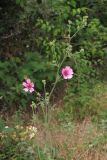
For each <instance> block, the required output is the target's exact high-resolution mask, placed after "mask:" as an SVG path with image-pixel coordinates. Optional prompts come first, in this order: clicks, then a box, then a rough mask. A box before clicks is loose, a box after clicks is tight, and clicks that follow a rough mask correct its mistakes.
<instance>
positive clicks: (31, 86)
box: [22, 79, 34, 93]
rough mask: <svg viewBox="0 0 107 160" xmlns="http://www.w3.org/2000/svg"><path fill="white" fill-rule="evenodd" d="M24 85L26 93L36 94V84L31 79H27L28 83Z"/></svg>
mask: <svg viewBox="0 0 107 160" xmlns="http://www.w3.org/2000/svg"><path fill="white" fill-rule="evenodd" d="M22 85H23V87H24V88H23V90H24V91H25V92H30V93H32V92H34V83H33V82H32V81H31V80H30V79H26V81H25V82H23V83H22Z"/></svg>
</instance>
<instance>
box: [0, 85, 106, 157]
mask: <svg viewBox="0 0 107 160" xmlns="http://www.w3.org/2000/svg"><path fill="white" fill-rule="evenodd" d="M106 95H107V93H106V85H105V84H103V85H100V86H99V85H98V86H97V87H95V92H94V96H92V99H91V100H90V103H89V106H90V107H91V108H92V107H93V111H94V109H95V113H97V116H96V115H95V117H94V121H92V117H91V116H88V117H86V118H85V119H84V120H83V121H81V122H79V121H72V119H71V118H70V114H69V113H65V112H63V109H62V108H60V107H59V108H54V109H52V110H51V111H50V113H49V121H48V123H44V122H43V120H42V119H40V117H39V118H38V117H37V115H35V116H34V117H33V120H31V119H30V121H29V117H28V118H25V117H27V116H28V115H27V116H26V115H24V118H22V117H23V113H22V112H16V114H15V115H14V116H13V118H11V119H9V120H7V121H5V122H3V121H2V120H0V131H1V132H0V160H106V159H107V127H106V126H107V118H106V115H107V112H106V110H107V109H106V97H107V96H106ZM91 108H89V109H91ZM91 110H92V109H91ZM88 112H89V110H88ZM96 117H97V118H96ZM7 119H8V118H7ZM5 126H9V128H7V127H5ZM35 127H36V128H37V131H36V130H35Z"/></svg>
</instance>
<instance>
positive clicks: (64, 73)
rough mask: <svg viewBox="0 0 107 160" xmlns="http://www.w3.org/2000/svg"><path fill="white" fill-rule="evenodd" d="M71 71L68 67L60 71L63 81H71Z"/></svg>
mask: <svg viewBox="0 0 107 160" xmlns="http://www.w3.org/2000/svg"><path fill="white" fill-rule="evenodd" d="M73 74H74V72H73V69H72V68H71V67H70V66H66V67H65V68H63V69H62V76H63V78H64V79H71V78H72V77H73Z"/></svg>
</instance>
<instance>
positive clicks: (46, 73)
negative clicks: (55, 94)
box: [0, 0, 107, 110]
mask: <svg viewBox="0 0 107 160" xmlns="http://www.w3.org/2000/svg"><path fill="white" fill-rule="evenodd" d="M106 5H107V4H106V1H101V2H100V1H98V0H96V1H94V0H93V1H89V0H87V1H84V0H82V1H75V0H68V1H66V0H65V1H63V0H60V1H57V0H56V1H52V0H51V1H48V0H46V1H44V0H40V1H39V0H37V1H34V0H16V2H15V1H13V0H11V1H6V0H4V1H1V2H0V8H1V10H0V13H1V23H2V25H1V26H0V35H1V39H0V45H1V51H0V56H1V61H0V84H1V89H0V101H1V108H2V109H4V110H5V109H7V108H14V107H15V108H19V106H21V107H26V106H27V105H29V103H30V102H31V100H33V99H34V97H33V95H32V96H27V95H26V94H24V93H23V91H22V81H23V80H24V78H26V77H30V78H31V79H32V80H33V81H34V82H35V84H36V90H39V91H40V92H42V90H43V84H42V80H44V79H45V80H46V82H47V89H48V90H50V88H51V86H52V85H53V82H54V80H55V75H56V71H57V68H58V66H59V63H60V62H61V61H62V59H63V56H64V55H65V52H66V49H67V46H68V45H70V46H71V48H70V50H69V54H71V55H72V56H70V57H69V56H68V58H67V59H66V65H70V66H71V67H73V68H74V72H75V77H74V78H73V80H72V82H69V83H68V85H67V86H66V87H67V88H66V90H67V93H66V98H65V102H67V104H68V106H69V104H71V101H70V99H71V98H69V96H70V97H72V98H73V97H75V96H76V100H75V98H74V101H75V102H73V107H74V108H76V106H77V109H76V110H78V105H79V106H82V107H83V106H84V101H87V100H88V99H87V94H88V93H89V92H88V91H89V90H90V89H92V85H95V83H97V82H98V81H99V80H100V79H101V78H102V76H103V75H104V71H102V68H103V67H104V63H105V61H106V52H107V49H106V42H107V27H106V26H107V24H106V21H105V19H106V18H107V15H106V11H105V8H106ZM100 11H103V12H100ZM13 13H14V14H13ZM99 13H100V15H99ZM62 66H63V65H62ZM64 88H65V87H63V86H62V87H61V89H63V90H64ZM80 95H81V96H80ZM82 95H83V96H82ZM88 96H89V95H88ZM68 108H69V107H68ZM70 108H71V105H70Z"/></svg>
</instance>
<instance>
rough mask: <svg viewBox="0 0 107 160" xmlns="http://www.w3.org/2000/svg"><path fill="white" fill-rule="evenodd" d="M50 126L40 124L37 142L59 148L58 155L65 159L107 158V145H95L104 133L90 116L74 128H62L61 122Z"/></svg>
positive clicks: (101, 159)
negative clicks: (95, 141)
mask: <svg viewBox="0 0 107 160" xmlns="http://www.w3.org/2000/svg"><path fill="white" fill-rule="evenodd" d="M50 125H51V128H50V127H44V126H43V125H42V126H40V125H39V126H38V134H37V136H36V143H38V145H40V146H41V147H42V148H44V146H45V144H48V146H54V147H55V148H57V149H58V157H63V158H64V160H107V145H106V144H102V145H101V144H98V145H96V146H94V145H93V141H94V140H95V139H96V138H98V137H99V136H101V135H102V133H101V131H99V130H98V129H97V127H95V126H94V125H93V124H92V122H91V120H90V119H89V118H87V119H85V120H84V121H83V122H82V123H78V124H76V125H75V127H74V129H73V130H67V129H64V128H62V127H61V126H60V125H59V124H57V126H56V124H55V125H54V124H53V123H52V124H50Z"/></svg>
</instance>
